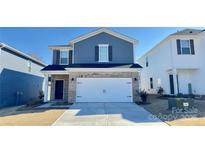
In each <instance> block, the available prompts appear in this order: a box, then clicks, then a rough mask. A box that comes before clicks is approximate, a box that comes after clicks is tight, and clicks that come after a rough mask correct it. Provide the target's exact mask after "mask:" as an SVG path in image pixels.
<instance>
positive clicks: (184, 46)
mask: <svg viewBox="0 0 205 154" xmlns="http://www.w3.org/2000/svg"><path fill="white" fill-rule="evenodd" d="M181 51H182V54H191V47H190V40H181Z"/></svg>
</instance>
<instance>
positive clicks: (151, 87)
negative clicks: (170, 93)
mask: <svg viewBox="0 0 205 154" xmlns="http://www.w3.org/2000/svg"><path fill="white" fill-rule="evenodd" d="M149 81H150V89H154V84H153V77H150V78H149Z"/></svg>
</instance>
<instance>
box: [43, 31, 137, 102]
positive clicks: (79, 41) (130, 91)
mask: <svg viewBox="0 0 205 154" xmlns="http://www.w3.org/2000/svg"><path fill="white" fill-rule="evenodd" d="M136 43H137V41H136V40H135V39H133V38H130V37H128V36H125V35H122V34H120V33H117V32H114V31H111V30H109V29H106V28H100V29H98V30H96V31H93V32H91V33H88V34H85V35H82V36H80V37H77V38H75V39H73V40H71V41H70V42H69V43H68V44H67V45H52V46H49V49H51V51H52V52H53V64H52V65H48V66H47V67H45V68H44V69H42V72H43V73H44V75H45V77H46V78H48V77H49V79H51V88H50V89H51V92H50V96H48V95H47V93H48V88H47V86H45V96H46V97H45V101H47V100H50V101H67V102H133V101H136V99H137V95H138V94H137V92H138V90H139V70H140V68H141V66H140V65H138V64H136V63H134V60H135V59H134V45H136ZM47 82H48V80H47ZM49 97H50V98H49Z"/></svg>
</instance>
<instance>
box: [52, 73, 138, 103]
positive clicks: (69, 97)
mask: <svg viewBox="0 0 205 154" xmlns="http://www.w3.org/2000/svg"><path fill="white" fill-rule="evenodd" d="M77 78H132V83H133V84H132V85H133V87H132V88H133V101H138V100H139V95H138V91H139V81H140V76H139V73H138V72H72V73H70V74H69V75H52V82H51V100H54V96H55V80H56V79H63V80H64V81H65V82H64V101H68V102H75V101H76V79H77ZM135 78H136V80H135Z"/></svg>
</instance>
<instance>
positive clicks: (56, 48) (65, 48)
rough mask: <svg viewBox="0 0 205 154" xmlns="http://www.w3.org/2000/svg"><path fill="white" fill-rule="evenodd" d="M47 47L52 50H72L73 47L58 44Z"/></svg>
mask: <svg viewBox="0 0 205 154" xmlns="http://www.w3.org/2000/svg"><path fill="white" fill-rule="evenodd" d="M48 48H49V49H50V50H51V51H53V50H72V49H73V47H59V46H48Z"/></svg>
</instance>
